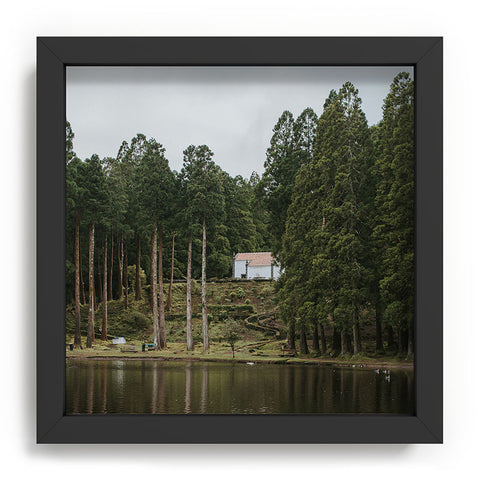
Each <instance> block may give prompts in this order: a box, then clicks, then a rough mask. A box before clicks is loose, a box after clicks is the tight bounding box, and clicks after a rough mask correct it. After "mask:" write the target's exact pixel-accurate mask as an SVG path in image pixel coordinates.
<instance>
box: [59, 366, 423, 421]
mask: <svg viewBox="0 0 480 480" xmlns="http://www.w3.org/2000/svg"><path fill="white" fill-rule="evenodd" d="M66 368H67V372H66V373H67V378H66V385H67V392H66V413H67V414H68V415H70V414H86V413H100V414H106V413H141V414H151V413H239V414H245V413H261V414H262V413H269V414H272V413H273V414H275V413H277V414H290V413H395V414H413V413H414V382H413V371H411V370H390V371H385V372H384V371H382V370H380V371H379V373H377V372H376V371H375V370H374V369H373V368H338V367H331V366H315V365H262V364H255V365H247V364H239V363H237V364H230V363H206V362H176V361H174V362H172V361H171V362H162V361H155V360H76V359H70V360H67V367H66Z"/></svg>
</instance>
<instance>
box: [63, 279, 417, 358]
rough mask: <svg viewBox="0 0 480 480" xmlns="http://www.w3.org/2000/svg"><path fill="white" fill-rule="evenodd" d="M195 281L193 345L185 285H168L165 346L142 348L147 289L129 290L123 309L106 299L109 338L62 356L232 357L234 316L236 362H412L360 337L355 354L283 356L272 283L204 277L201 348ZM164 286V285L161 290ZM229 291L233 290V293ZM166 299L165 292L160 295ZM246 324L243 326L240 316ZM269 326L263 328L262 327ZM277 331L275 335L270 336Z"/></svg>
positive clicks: (70, 311) (147, 326)
mask: <svg viewBox="0 0 480 480" xmlns="http://www.w3.org/2000/svg"><path fill="white" fill-rule="evenodd" d="M199 287H200V286H199V284H195V288H193V292H192V310H193V339H194V342H195V344H196V345H195V350H194V351H193V352H188V351H187V349H186V343H185V341H186V330H185V309H186V300H185V290H186V286H185V284H174V285H173V298H172V310H171V311H170V312H169V313H168V314H167V316H166V327H167V344H168V347H167V348H166V349H164V350H161V351H151V352H142V343H143V342H148V343H151V342H152V341H153V327H152V316H151V312H150V302H149V299H148V293H147V291H144V292H143V299H142V300H139V301H135V300H134V295H133V293H132V294H131V295H130V304H129V307H128V309H125V305H124V300H123V299H122V300H112V301H110V302H108V338H109V341H107V342H102V341H101V340H99V339H96V340H95V343H94V346H93V348H90V349H86V348H83V349H81V350H80V349H78V350H74V351H67V358H72V357H75V358H92V357H106V358H108V357H110V358H112V357H115V358H118V357H122V358H152V359H155V358H162V359H165V360H175V359H178V360H181V359H194V360H206V361H227V362H230V361H233V360H232V351H231V348H230V346H229V345H228V344H227V343H226V342H225V341H224V338H223V336H224V325H225V321H226V320H227V319H228V318H233V319H235V320H236V321H237V322H238V323H239V326H240V327H241V337H242V340H240V341H239V342H238V343H237V345H236V347H235V359H234V361H237V362H247V361H249V362H258V363H261V362H263V363H288V364H295V363H301V364H305V363H311V364H335V365H345V366H347V365H350V366H353V365H355V366H360V365H369V366H374V365H375V366H390V367H393V366H399V367H411V366H413V362H412V361H405V359H404V358H400V357H396V356H395V355H386V356H381V357H378V356H376V355H375V342H374V341H372V339H371V338H365V341H364V342H363V344H362V346H363V348H364V352H363V353H362V354H361V355H357V356H355V357H352V356H349V355H347V356H343V357H341V358H339V357H336V358H332V357H330V356H329V355H324V356H318V355H316V354H315V353H312V354H310V355H301V354H298V355H297V356H295V357H283V356H281V355H282V346H285V335H286V329H285V327H284V325H283V324H282V323H281V322H280V321H279V320H278V319H275V316H274V314H275V313H276V308H277V307H276V304H275V301H274V286H273V283H272V282H255V281H251V282H243V283H242V284H241V286H239V284H238V283H236V282H209V283H208V286H207V292H208V297H207V299H208V305H207V309H208V311H209V335H210V351H209V352H208V353H205V354H204V353H203V351H202V320H201V292H200V288H199ZM167 292H168V285H167V284H166V285H165V294H167ZM232 293H233V295H232ZM165 298H166V297H165ZM264 313H267V314H268V315H267V318H264V317H261V318H260V319H258V318H257V317H256V315H257V314H264ZM102 314H103V305H102V304H101V303H100V304H99V305H98V308H97V310H96V312H95V315H96V321H95V325H96V327H95V334H96V336H97V337H99V336H100V334H99V325H101V322H102ZM65 318H66V342H67V344H68V343H73V334H74V330H75V318H74V308H73V306H72V305H70V306H68V307H67V310H66V316H65ZM87 318H88V306H87V305H82V306H81V331H82V335H83V342H82V343H83V346H85V337H86V329H87ZM247 318H248V319H249V320H248V322H247V323H249V324H250V328H246V323H245V320H246V319H247ZM265 326H267V327H268V328H267V329H265V328H264V327H265ZM272 332H273V333H275V332H277V337H278V338H276V337H275V336H272ZM115 336H119V337H125V339H126V340H127V343H128V345H133V346H135V347H136V349H137V351H136V352H122V351H121V349H120V348H121V345H117V346H113V345H112V344H111V339H112V338H113V337H115Z"/></svg>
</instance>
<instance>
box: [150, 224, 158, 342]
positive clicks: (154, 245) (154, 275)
mask: <svg viewBox="0 0 480 480" xmlns="http://www.w3.org/2000/svg"><path fill="white" fill-rule="evenodd" d="M150 272H151V274H150V290H151V296H152V313H153V343H154V344H155V348H156V349H158V346H159V339H158V330H159V329H158V302H157V223H156V222H155V227H154V230H153V235H152V250H151V265H150Z"/></svg>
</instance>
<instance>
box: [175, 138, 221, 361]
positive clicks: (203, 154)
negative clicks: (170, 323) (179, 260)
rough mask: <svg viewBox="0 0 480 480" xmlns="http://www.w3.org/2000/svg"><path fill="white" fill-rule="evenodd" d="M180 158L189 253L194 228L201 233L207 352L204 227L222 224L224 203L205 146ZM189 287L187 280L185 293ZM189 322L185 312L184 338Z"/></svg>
mask: <svg viewBox="0 0 480 480" xmlns="http://www.w3.org/2000/svg"><path fill="white" fill-rule="evenodd" d="M183 154H184V160H183V169H182V180H183V183H184V186H185V219H186V222H187V223H188V224H189V225H190V228H189V252H191V235H192V233H193V231H194V228H195V225H197V226H198V225H200V226H201V229H202V331H203V351H204V352H206V351H208V350H209V348H210V347H209V335H208V317H207V291H206V248H207V225H208V228H209V230H210V231H213V230H214V228H215V225H216V224H217V222H219V221H222V220H223V218H224V216H225V210H224V208H225V202H224V199H223V189H222V183H221V175H220V169H219V168H218V167H217V166H216V165H215V163H214V162H213V160H212V157H213V152H212V151H211V150H210V149H209V148H208V147H207V146H206V145H200V146H197V147H195V146H194V145H190V146H189V147H188V148H187V149H186V150H185V151H184V152H183ZM189 257H190V255H189ZM189 264H190V262H189ZM187 277H188V275H187ZM190 280H191V279H190ZM189 283H190V282H189V281H188V278H187V290H188V288H189V286H188V284H189ZM190 288H191V287H190ZM187 309H188V293H187ZM188 320H189V316H188V311H187V335H188V331H189V328H188ZM187 343H188V341H187ZM187 348H188V347H187Z"/></svg>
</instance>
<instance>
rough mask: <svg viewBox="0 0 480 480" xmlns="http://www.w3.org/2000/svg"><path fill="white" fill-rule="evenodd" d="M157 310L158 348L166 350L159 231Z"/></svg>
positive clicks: (161, 239)
mask: <svg viewBox="0 0 480 480" xmlns="http://www.w3.org/2000/svg"><path fill="white" fill-rule="evenodd" d="M158 307H159V308H158V310H159V316H160V322H159V336H160V348H161V349H164V348H167V334H166V326H165V308H164V298H163V234H162V231H161V230H160V234H159V242H158Z"/></svg>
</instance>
